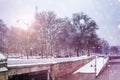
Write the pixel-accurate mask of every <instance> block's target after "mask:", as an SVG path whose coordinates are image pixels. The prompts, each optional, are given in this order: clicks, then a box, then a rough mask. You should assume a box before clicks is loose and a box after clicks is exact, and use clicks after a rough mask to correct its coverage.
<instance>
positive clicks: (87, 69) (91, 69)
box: [73, 57, 108, 76]
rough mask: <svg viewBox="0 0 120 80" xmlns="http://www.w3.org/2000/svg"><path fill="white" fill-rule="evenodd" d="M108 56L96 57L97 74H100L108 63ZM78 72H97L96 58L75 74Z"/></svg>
mask: <svg viewBox="0 0 120 80" xmlns="http://www.w3.org/2000/svg"><path fill="white" fill-rule="evenodd" d="M107 60H108V58H105V57H97V58H96V76H97V75H98V74H99V72H100V71H101V69H102V68H103V66H104V65H105V64H106V62H107ZM76 73H95V59H93V60H92V61H91V62H89V63H88V64H86V65H84V66H83V67H81V68H80V69H78V70H77V71H75V72H74V73H73V74H76Z"/></svg>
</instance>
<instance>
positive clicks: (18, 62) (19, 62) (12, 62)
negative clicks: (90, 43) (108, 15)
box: [7, 55, 89, 67]
mask: <svg viewBox="0 0 120 80" xmlns="http://www.w3.org/2000/svg"><path fill="white" fill-rule="evenodd" d="M87 58H89V57H88V56H87V55H85V56H81V57H69V58H51V59H13V58H11V59H8V61H7V63H8V67H15V66H29V65H37V64H55V63H60V62H68V61H77V60H82V59H87Z"/></svg>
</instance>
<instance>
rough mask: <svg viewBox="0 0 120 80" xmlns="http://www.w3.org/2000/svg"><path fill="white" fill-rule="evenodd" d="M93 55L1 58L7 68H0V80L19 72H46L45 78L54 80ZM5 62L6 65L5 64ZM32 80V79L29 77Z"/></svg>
mask: <svg viewBox="0 0 120 80" xmlns="http://www.w3.org/2000/svg"><path fill="white" fill-rule="evenodd" d="M92 59H93V57H86V56H84V57H71V58H53V59H9V58H8V59H7V60H6V59H3V60H1V61H4V62H1V65H4V68H6V69H7V70H3V71H2V70H1V72H0V80H9V79H8V77H10V76H13V75H21V74H33V73H35V72H37V73H40V72H42V71H45V72H46V75H47V77H46V80H50V78H51V80H56V78H57V77H60V76H63V75H66V74H69V73H72V72H74V71H75V70H77V69H78V68H80V67H81V66H83V65H85V64H86V63H88V62H90V61H91V60H92ZM6 62H7V65H5V64H6ZM31 80H32V79H31Z"/></svg>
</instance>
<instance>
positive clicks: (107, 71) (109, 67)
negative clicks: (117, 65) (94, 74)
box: [107, 65, 111, 80]
mask: <svg viewBox="0 0 120 80" xmlns="http://www.w3.org/2000/svg"><path fill="white" fill-rule="evenodd" d="M110 66H111V65H108V66H107V67H108V69H107V72H108V80H109V71H110Z"/></svg>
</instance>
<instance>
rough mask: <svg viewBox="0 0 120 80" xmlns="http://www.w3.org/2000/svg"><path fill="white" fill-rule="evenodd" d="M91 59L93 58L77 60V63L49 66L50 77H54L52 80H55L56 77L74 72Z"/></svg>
mask: <svg viewBox="0 0 120 80" xmlns="http://www.w3.org/2000/svg"><path fill="white" fill-rule="evenodd" d="M92 59H93V57H91V58H89V59H83V60H78V61H70V62H62V63H57V64H53V65H52V66H51V76H52V77H54V79H53V80H57V78H58V77H61V76H64V75H67V74H71V73H73V72H74V71H76V70H78V69H79V68H80V67H82V66H83V65H85V64H87V63H88V62H90V61H91V60H92Z"/></svg>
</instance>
